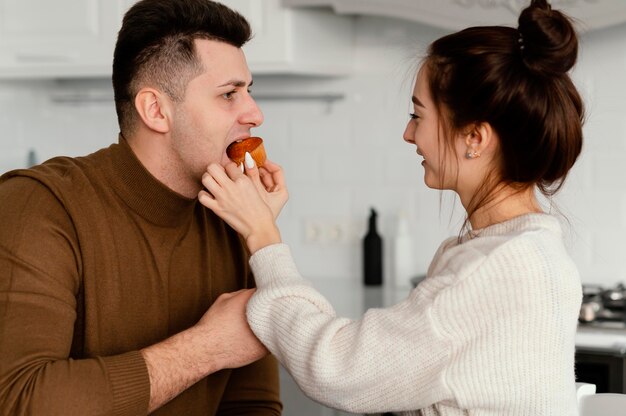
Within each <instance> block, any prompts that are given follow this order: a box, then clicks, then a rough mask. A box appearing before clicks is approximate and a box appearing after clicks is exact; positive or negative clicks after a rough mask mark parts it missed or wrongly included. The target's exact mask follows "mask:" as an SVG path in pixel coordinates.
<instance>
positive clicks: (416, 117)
mask: <svg viewBox="0 0 626 416" xmlns="http://www.w3.org/2000/svg"><path fill="white" fill-rule="evenodd" d="M409 117H410V118H411V120H417V119H419V118H420V116H418V115H417V114H415V113H409Z"/></svg>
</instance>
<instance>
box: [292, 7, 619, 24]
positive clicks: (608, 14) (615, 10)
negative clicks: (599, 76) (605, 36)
mask: <svg viewBox="0 0 626 416" xmlns="http://www.w3.org/2000/svg"><path fill="white" fill-rule="evenodd" d="M282 1H283V5H285V6H288V7H312V6H316V7H319V6H324V7H332V8H333V9H334V10H335V12H336V13H338V14H356V15H375V16H385V17H394V18H401V19H408V20H412V21H416V22H420V23H424V24H427V25H430V26H435V27H440V28H443V29H448V30H460V29H463V28H466V27H468V26H483V25H506V26H513V27H515V26H517V16H518V15H519V12H520V11H521V10H522V9H523V8H524V7H526V6H528V4H530V0H282ZM550 4H552V7H553V8H555V9H559V10H563V11H565V12H566V13H568V14H569V15H570V16H571V17H573V18H574V19H576V26H577V28H578V30H580V31H581V32H587V31H590V30H594V29H600V28H605V27H609V26H613V25H617V24H620V23H624V22H626V0H552V1H550Z"/></svg>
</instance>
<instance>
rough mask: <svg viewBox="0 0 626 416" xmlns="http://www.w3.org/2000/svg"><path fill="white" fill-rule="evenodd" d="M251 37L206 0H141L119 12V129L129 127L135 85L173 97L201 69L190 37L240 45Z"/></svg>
mask: <svg viewBox="0 0 626 416" xmlns="http://www.w3.org/2000/svg"><path fill="white" fill-rule="evenodd" d="M250 36H251V31H250V25H249V24H248V21H247V20H246V19H245V18H244V17H243V16H241V15H240V14H239V13H237V12H235V11H233V10H231V9H229V8H228V7H226V6H224V5H222V4H220V3H216V2H213V1H210V0H141V1H139V2H137V3H136V4H135V5H133V6H132V7H131V8H130V9H129V10H128V12H126V14H125V15H124V20H123V22H122V28H121V29H120V31H119V33H118V37H117V43H116V45H115V52H114V54H113V91H114V93H115V109H116V111H117V118H118V122H119V125H120V130H121V132H122V134H125V133H126V134H128V133H130V132H132V130H133V128H134V126H135V120H136V116H137V114H136V111H135V108H134V99H135V96H136V94H137V92H139V90H140V89H141V88H143V87H145V86H152V87H154V88H158V89H159V90H161V91H163V92H164V93H166V94H167V95H168V96H169V97H170V98H171V99H172V100H174V101H180V100H182V99H183V98H184V93H185V88H186V86H187V84H188V82H189V81H190V80H192V79H193V78H195V77H196V76H198V75H199V74H200V73H201V72H202V71H203V70H204V69H203V66H202V63H201V61H200V59H199V58H198V56H197V55H196V52H195V47H194V40H195V39H212V40H219V41H221V42H225V43H228V44H230V45H233V46H235V47H238V48H240V47H242V46H243V45H244V44H245V43H246V42H247V41H248V40H249V39H250Z"/></svg>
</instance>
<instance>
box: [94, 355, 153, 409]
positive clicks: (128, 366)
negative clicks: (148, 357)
mask: <svg viewBox="0 0 626 416" xmlns="http://www.w3.org/2000/svg"><path fill="white" fill-rule="evenodd" d="M102 361H103V362H104V366H105V368H106V371H107V374H108V376H109V380H110V383H111V393H112V395H113V414H114V415H115V416H127V415H128V416H130V415H138V414H147V413H148V404H149V402H150V377H149V376H148V368H147V366H146V362H145V360H144V359H143V356H142V355H141V353H140V352H139V351H131V352H129V353H126V354H120V355H116V356H112V357H104V358H102Z"/></svg>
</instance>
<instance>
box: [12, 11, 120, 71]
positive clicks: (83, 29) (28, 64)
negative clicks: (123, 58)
mask: <svg viewBox="0 0 626 416" xmlns="http://www.w3.org/2000/svg"><path fill="white" fill-rule="evenodd" d="M124 3H127V2H123V1H121V0H54V1H49V0H0V77H3V78H34V77H37V78H43V77H96V76H109V75H110V73H111V64H112V59H113V48H114V45H115V38H116V34H117V28H118V26H119V24H120V22H119V21H120V16H121V15H122V13H123V10H124V9H125V7H127V6H126V5H125V4H124Z"/></svg>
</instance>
